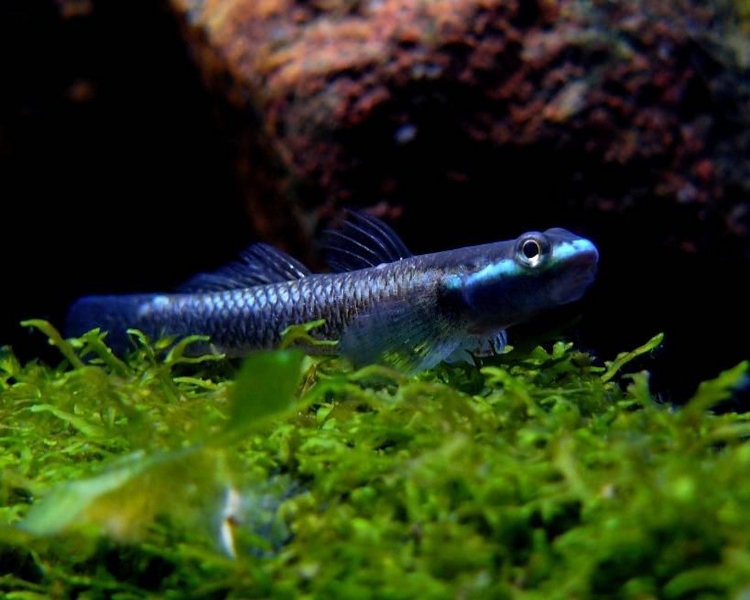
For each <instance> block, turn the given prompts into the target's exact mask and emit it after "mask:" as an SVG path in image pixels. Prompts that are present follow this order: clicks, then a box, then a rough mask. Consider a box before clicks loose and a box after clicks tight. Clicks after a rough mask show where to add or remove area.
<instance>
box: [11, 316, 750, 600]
mask: <svg viewBox="0 0 750 600" xmlns="http://www.w3.org/2000/svg"><path fill="white" fill-rule="evenodd" d="M27 324H28V325H29V326H32V327H35V328H37V329H39V330H40V331H42V332H43V333H44V334H45V335H47V336H48V338H49V340H50V342H51V343H53V344H54V345H56V346H58V347H59V349H60V351H61V356H62V360H61V362H60V364H59V365H53V366H50V365H45V364H41V363H38V362H30V363H28V364H21V363H20V362H19V361H18V360H17V359H16V358H15V356H14V354H13V352H12V350H11V349H9V348H4V349H3V350H2V351H1V352H0V427H1V428H2V433H0V445H1V446H2V452H0V518H1V519H2V522H1V523H0V525H2V528H1V529H0V594H3V595H4V597H7V598H24V599H28V598H39V597H49V596H53V597H74V596H83V597H113V598H114V597H116V598H142V597H150V596H154V595H157V596H160V597H167V598H168V597H186V596H189V597H196V598H202V597H205V598H218V597H221V598H224V597H229V598H254V597H264V598H267V597H280V598H287V597H288V598H292V597H294V598H297V597H343V598H347V597H357V598H384V597H385V598H414V597H420V598H455V597H464V598H471V597H482V598H485V597H492V598H555V597H559V598H570V597H580V598H585V597H633V596H639V597H660V598H687V597H690V598H693V597H698V596H700V597H728V596H730V597H731V596H734V597H740V596H743V595H747V594H748V593H750V583H749V582H750V511H748V510H747V506H748V503H750V483H748V482H747V480H746V478H745V477H744V475H745V473H747V471H748V468H749V467H750V444H748V435H749V434H750V416H748V415H747V414H744V413H736V412H729V411H726V410H725V411H719V410H717V408H719V407H721V405H722V403H723V402H725V401H726V400H728V399H730V398H731V396H732V394H733V392H734V391H735V390H737V389H738V388H740V387H743V386H747V385H748V374H747V372H748V364H747V363H742V364H740V365H737V366H736V367H735V368H732V369H729V370H727V371H725V372H723V373H721V374H719V375H718V377H717V378H716V379H714V380H712V381H709V382H706V383H704V384H703V385H702V386H700V388H699V389H698V390H697V391H696V393H695V396H694V397H693V399H692V400H691V401H690V402H689V403H688V404H686V405H685V406H683V407H674V406H671V405H668V404H663V403H661V402H659V401H658V400H657V399H656V398H654V396H653V395H652V393H651V392H650V389H649V381H648V378H649V376H648V372H646V371H643V370H638V369H637V368H636V365H637V363H638V360H639V357H641V356H643V355H647V354H648V353H650V352H651V351H652V350H653V349H654V348H655V347H656V346H658V344H659V343H660V341H661V336H655V337H654V339H652V340H650V341H649V343H647V344H645V345H644V346H642V347H640V348H638V349H637V350H635V351H633V352H624V353H623V354H621V355H619V356H618V357H615V358H614V359H613V360H610V361H604V362H602V361H600V360H598V359H597V358H596V357H593V356H591V355H589V354H587V353H584V352H581V351H579V350H577V349H576V348H574V347H573V346H572V345H571V344H568V343H563V342H558V343H555V344H553V345H551V346H550V347H542V346H539V347H536V348H534V349H532V350H530V351H526V352H520V351H511V352H509V353H507V354H504V355H502V356H498V357H493V358H491V359H486V360H485V361H484V363H483V364H482V365H481V366H480V368H477V367H474V366H469V365H456V366H450V365H440V366H438V367H437V368H435V369H433V370H430V371H428V372H425V373H422V374H420V375H418V376H416V377H411V378H406V377H404V376H402V375H401V374H399V373H397V372H395V371H392V370H389V369H386V368H382V367H376V366H371V367H366V368H363V369H360V370H357V371H353V370H352V369H351V368H350V367H349V366H348V365H347V364H345V363H344V362H342V361H339V360H337V359H335V358H310V357H307V356H304V355H303V354H302V353H301V352H300V351H299V350H296V349H293V348H285V349H280V350H278V351H275V352H261V353H257V354H254V355H251V356H250V357H248V358H247V359H246V361H244V362H243V363H241V364H239V365H237V364H236V363H232V362H230V361H226V360H223V359H222V358H221V357H215V356H206V357H200V358H198V359H196V358H191V357H188V356H186V355H185V353H184V350H185V348H186V347H187V345H188V344H190V343H191V342H192V341H194V340H191V339H186V340H183V341H181V342H178V343H177V344H176V345H170V344H169V343H168V342H166V341H159V342H156V343H153V344H152V343H151V342H150V341H149V340H147V339H146V338H145V337H143V336H142V335H139V334H138V333H137V332H133V333H132V334H133V336H134V339H136V340H137V342H138V343H137V348H136V350H134V352H133V353H132V354H131V355H129V356H128V357H127V358H126V359H125V360H121V359H119V358H117V357H115V356H114V355H113V354H112V353H111V352H110V351H109V349H108V348H107V346H106V338H105V337H104V336H103V335H102V334H101V333H100V332H98V331H96V330H94V331H92V332H89V333H88V334H86V335H84V336H83V337H81V338H80V339H74V340H64V339H62V338H61V337H60V336H59V334H58V333H57V332H56V331H55V330H54V328H52V327H51V326H50V325H49V324H47V323H45V322H43V321H31V322H28V323H27ZM306 331H307V330H305V329H299V328H298V329H296V330H295V331H293V332H291V333H290V335H291V336H293V337H294V336H297V337H299V336H303V337H304V335H305V333H306ZM629 368H633V371H628V370H627V369H629Z"/></svg>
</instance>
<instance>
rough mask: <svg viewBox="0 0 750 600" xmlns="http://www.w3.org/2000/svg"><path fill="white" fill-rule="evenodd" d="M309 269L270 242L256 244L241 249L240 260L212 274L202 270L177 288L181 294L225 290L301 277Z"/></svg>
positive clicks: (304, 275)
mask: <svg viewBox="0 0 750 600" xmlns="http://www.w3.org/2000/svg"><path fill="white" fill-rule="evenodd" d="M308 275H310V270H309V269H308V268H307V267H306V266H305V265H303V264H302V263H301V262H299V261H298V260H296V259H294V258H292V257H291V256H289V255H288V254H286V253H285V252H282V251H281V250H278V249H276V248H274V247H273V246H269V245H268V244H263V243H258V244H253V245H252V246H250V247H249V248H246V249H245V250H243V251H242V252H240V260H239V261H235V262H232V263H229V264H228V265H225V266H223V267H221V268H219V269H217V270H216V271H214V272H213V273H201V274H199V275H196V276H195V277H192V278H191V279H188V280H187V281H186V282H185V283H183V284H182V285H180V286H178V287H177V290H176V291H178V292H181V293H196V292H222V291H227V290H236V289H241V288H247V287H252V286H255V285H264V284H268V283H279V282H282V281H290V280H292V279H302V278H303V277H307V276H308Z"/></svg>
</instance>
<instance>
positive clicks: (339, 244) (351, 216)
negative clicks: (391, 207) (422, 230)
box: [324, 212, 413, 272]
mask: <svg viewBox="0 0 750 600" xmlns="http://www.w3.org/2000/svg"><path fill="white" fill-rule="evenodd" d="M324 240H325V248H326V263H327V264H328V266H329V267H330V268H331V270H333V271H337V272H343V271H354V270H356V269H364V268H367V267H376V266H377V265H380V264H382V263H388V262H395V261H397V260H401V259H402V258H408V257H410V256H413V254H412V253H411V252H410V251H409V249H408V248H407V247H406V245H405V244H404V242H402V241H401V238H400V237H399V236H398V235H397V234H396V232H395V231H393V229H391V228H390V227H389V226H388V225H386V224H385V223H383V221H381V220H380V219H377V218H376V217H373V216H370V215H368V214H365V213H362V212H347V213H346V218H345V220H344V221H343V224H342V226H341V228H340V229H329V230H328V231H326V232H325V233H324Z"/></svg>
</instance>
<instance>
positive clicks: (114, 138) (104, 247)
mask: <svg viewBox="0 0 750 600" xmlns="http://www.w3.org/2000/svg"><path fill="white" fill-rule="evenodd" d="M0 7H2V8H0V11H2V12H1V13H0V44H2V48H1V52H0V56H2V58H1V59H0V60H2V65H1V67H0V68H1V69H2V75H3V76H2V81H3V83H2V89H3V92H2V94H1V95H0V103H1V104H0V182H1V185H2V198H3V202H2V204H3V213H2V217H1V218H2V222H3V232H2V236H1V237H0V240H1V241H0V243H1V244H2V246H1V253H0V256H2V259H3V273H4V276H5V277H4V284H3V288H4V289H3V302H2V306H3V308H2V318H1V319H0V344H6V343H11V344H12V345H13V347H14V349H15V350H16V351H17V352H18V353H19V354H20V355H22V356H25V357H33V356H37V355H39V352H43V353H44V348H39V346H38V342H39V340H40V337H41V336H40V335H39V334H38V333H35V332H30V331H26V330H23V329H21V328H20V327H19V325H18V321H19V320H21V319H25V318H30V317H33V318H46V319H50V320H52V321H53V322H54V323H55V324H56V325H58V326H59V325H60V320H61V318H62V315H63V314H64V311H65V307H66V306H67V305H68V304H69V303H70V302H71V301H72V300H73V299H75V298H76V297H77V296H79V295H81V294H86V293H95V292H104V291H109V292H125V291H134V290H155V289H162V290H163V289H165V288H166V289H169V287H170V286H172V285H174V284H175V283H177V282H179V281H182V280H184V279H186V278H187V277H188V276H189V275H190V274H192V273H194V272H195V270H196V269H206V268H210V267H212V266H215V265H217V264H220V263H221V262H222V261H223V260H225V259H228V258H229V257H232V256H234V255H235V254H236V252H237V251H239V249H240V248H242V247H243V246H244V245H246V244H247V243H248V241H250V239H251V235H252V233H251V231H250V229H249V224H248V222H247V220H246V218H245V214H244V210H243V208H242V205H241V199H240V196H239V194H238V193H237V191H236V189H234V187H233V177H232V171H231V162H230V150H231V147H230V143H231V142H229V141H227V140H226V139H223V138H222V137H220V135H219V134H218V132H217V130H216V128H215V127H214V125H213V123H214V121H213V118H212V112H211V111H212V109H211V102H210V98H208V97H207V96H206V94H205V93H204V91H203V89H202V87H201V82H200V80H199V77H198V73H197V71H196V69H195V68H194V66H193V64H192V63H191V61H190V58H189V56H188V54H187V52H186V50H185V46H184V44H183V42H182V40H181V39H180V37H179V31H178V30H177V27H176V24H175V21H174V17H173V16H172V15H171V14H170V13H169V12H168V11H167V10H166V7H165V5H163V4H160V3H159V2H151V1H141V2H139V1H136V2H101V3H96V4H95V5H94V8H95V10H93V11H92V12H91V13H90V14H87V15H82V16H79V17H73V18H69V19H62V18H61V16H60V13H59V12H58V9H57V7H56V6H55V5H54V4H53V3H51V2H27V1H26V0H14V1H11V2H3V3H1V4H0Z"/></svg>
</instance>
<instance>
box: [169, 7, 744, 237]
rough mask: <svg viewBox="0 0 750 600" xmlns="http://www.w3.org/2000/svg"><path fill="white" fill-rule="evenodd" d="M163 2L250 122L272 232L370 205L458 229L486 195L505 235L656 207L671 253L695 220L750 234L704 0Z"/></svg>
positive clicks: (729, 87) (732, 71)
mask: <svg viewBox="0 0 750 600" xmlns="http://www.w3.org/2000/svg"><path fill="white" fill-rule="evenodd" d="M174 3H175V4H176V5H177V6H178V7H179V8H180V10H181V11H182V13H183V14H184V15H185V16H186V19H187V21H188V22H189V24H190V27H189V29H190V31H192V33H193V39H195V40H198V39H199V40H200V43H199V44H197V47H198V48H199V53H200V55H201V56H202V57H203V58H204V60H203V61H202V63H203V64H204V65H207V66H208V72H209V73H210V74H211V75H213V76H214V79H215V78H216V76H217V74H221V75H222V76H224V77H225V76H226V75H228V76H229V80H230V82H231V86H230V87H231V88H232V91H233V93H232V94H231V97H232V98H233V99H234V101H235V103H236V104H237V105H238V106H239V107H240V108H242V109H243V110H249V111H252V112H253V113H255V114H256V115H257V116H258V118H259V124H260V130H259V131H258V132H256V133H257V137H256V138H255V139H254V142H253V143H254V144H255V145H256V146H257V147H262V152H261V153H260V154H259V155H258V154H256V155H255V159H256V161H259V160H270V161H271V163H273V164H276V165H278V166H279V167H281V169H280V170H278V171H276V173H277V175H278V177H279V178H278V179H274V178H272V179H271V181H269V180H268V179H266V180H265V181H264V182H263V183H264V184H266V185H267V184H269V183H270V184H272V185H271V188H270V189H271V191H270V192H269V189H268V188H267V189H265V190H262V189H261V188H259V187H256V186H250V187H251V189H252V190H253V191H252V192H251V194H250V200H249V202H248V203H249V207H250V212H251V214H252V215H253V216H254V218H255V220H256V225H259V228H260V230H261V231H263V232H264V233H266V234H268V235H270V236H271V237H273V234H274V225H273V224H274V222H276V225H278V226H279V228H280V229H279V230H282V223H280V222H278V221H279V219H280V217H279V216H278V215H281V214H287V215H288V214H295V215H296V216H297V218H298V219H300V222H303V223H309V222H310V221H305V220H304V219H302V215H304V214H308V215H313V216H314V215H321V214H325V213H327V212H330V210H331V209H333V208H335V207H338V206H340V205H342V204H355V205H372V204H374V203H377V202H379V201H381V200H386V201H388V202H389V203H390V204H392V205H404V206H408V207H409V209H410V210H409V211H408V212H410V214H412V215H416V216H417V217H418V218H433V217H434V212H435V207H436V206H441V205H443V206H450V207H451V208H450V211H451V220H450V223H448V222H447V221H446V222H444V223H443V224H442V225H440V224H438V226H439V227H445V228H446V230H451V229H452V230H454V231H455V229H456V225H467V226H468V225H470V224H475V223H476V217H475V215H476V212H477V211H484V210H486V207H487V206H488V203H490V202H492V204H493V205H498V204H499V205H500V206H502V208H503V210H504V211H505V213H504V215H503V218H504V219H505V220H506V225H505V226H504V227H503V229H507V230H508V231H513V230H515V229H517V228H518V227H520V226H525V225H526V224H527V223H530V222H531V220H532V218H536V219H538V216H539V214H540V211H541V212H542V214H543V215H544V216H545V218H544V219H543V220H545V221H546V220H550V221H551V220H554V219H557V220H559V218H560V216H561V215H568V218H571V215H572V220H574V221H578V222H586V221H588V220H589V219H590V216H589V215H587V211H588V210H591V209H596V208H598V209H600V210H605V211H610V210H612V209H614V210H615V211H616V212H617V213H623V212H626V213H629V212H632V211H636V212H639V211H640V210H644V211H646V212H653V214H654V215H658V214H660V213H663V212H664V210H665V209H664V207H665V206H669V205H672V206H674V207H675V208H674V209H669V211H667V212H670V211H671V214H670V215H669V223H670V227H669V232H667V231H663V234H664V236H665V237H666V238H668V240H667V241H668V242H669V243H673V244H675V245H676V246H677V247H686V246H695V247H700V245H701V241H700V240H696V239H692V238H691V235H692V232H691V227H690V225H689V223H690V221H691V220H692V219H699V220H701V221H705V220H709V221H711V222H712V223H714V224H715V225H716V226H717V227H719V224H720V223H721V224H723V225H722V226H723V231H719V230H717V234H718V235H720V236H724V235H726V236H729V237H731V236H733V235H735V234H736V233H737V232H744V231H745V230H746V228H747V217H746V215H747V211H744V210H740V211H738V210H736V207H737V203H738V202H740V200H739V198H738V197H737V195H736V193H735V192H732V191H730V190H728V189H727V188H728V187H732V186H735V187H736V188H737V189H741V190H743V191H744V190H745V189H746V187H747V182H748V173H747V171H748V169H747V167H744V168H738V167H737V165H736V164H734V160H733V159H732V158H731V157H729V156H727V148H724V149H723V150H722V149H721V147H720V146H719V141H720V140H722V139H726V138H727V137H729V138H730V139H733V141H734V144H735V145H736V146H739V147H738V148H737V147H735V148H732V149H731V151H732V153H735V152H737V151H738V150H746V149H747V145H748V143H747V138H748V136H747V135H745V136H744V137H734V136H732V135H731V130H730V127H731V124H732V123H737V124H739V125H742V126H743V127H744V128H746V125H747V123H748V122H749V119H748V105H747V102H746V100H747V97H748V90H749V89H750V86H748V84H747V82H746V81H743V80H742V78H741V77H740V69H739V68H738V67H737V65H736V63H734V62H733V57H732V55H731V52H730V49H729V48H727V47H725V46H723V45H722V38H721V36H722V35H723V33H725V32H723V31H720V30H718V29H716V27H717V26H716V25H715V23H716V22H717V15H716V14H715V13H714V12H713V11H712V10H711V9H708V8H705V7H702V4H704V3H698V2H689V1H687V0H683V1H681V2H673V1H669V2H667V1H663V2H653V1H649V2H646V1H641V2H638V1H636V2H606V3H605V2H599V3H597V2H595V3H580V2H572V1H563V2H552V1H543V0H538V1H536V2H520V1H517V2H508V1H500V0H437V1H434V2H415V1H413V0H377V1H375V0H372V1H369V2H366V1H358V2H351V1H348V0H329V1H325V2H324V1H319V2H305V3H301V2H295V1H293V0H264V1H262V2H259V1H258V0H234V1H231V0H224V1H218V0H214V1H206V2H198V1H190V0H174ZM222 81H223V82H224V83H225V82H226V79H223V80H222ZM264 155H265V156H264ZM261 157H262V158H261ZM256 164H258V165H259V163H257V162H256ZM259 166H260V165H259ZM261 168H262V167H261ZM265 172H267V170H266V171H265ZM528 173H530V174H532V178H533V179H534V180H533V181H530V180H529V176H528V175H527V174H528ZM256 183H257V182H256ZM292 198H293V200H292ZM459 199H460V207H459V206H457V204H456V200H459ZM655 204H656V205H658V207H659V208H654V205H655ZM688 207H690V208H688ZM571 211H573V212H571ZM665 214H666V213H665ZM462 215H469V216H468V217H464V216H462ZM417 217H415V218H417ZM657 218H658V217H657ZM683 220H684V222H683ZM312 222H313V223H314V219H313V221H312ZM543 224H544V223H543ZM284 225H288V223H285V224H284ZM305 228H307V229H309V225H307V226H305V227H303V229H305ZM283 230H284V231H285V228H283ZM476 233H477V234H478V235H481V234H484V233H490V229H489V228H487V231H486V232H485V231H478V232H476ZM656 235H657V237H659V236H661V235H662V233H657V234H656ZM459 237H460V236H459Z"/></svg>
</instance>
